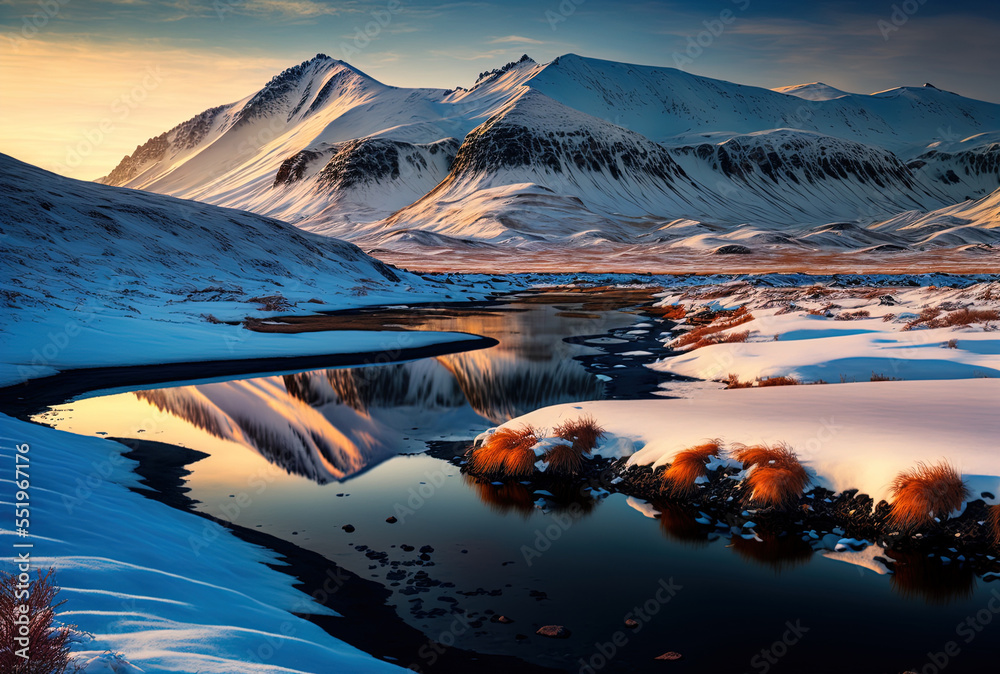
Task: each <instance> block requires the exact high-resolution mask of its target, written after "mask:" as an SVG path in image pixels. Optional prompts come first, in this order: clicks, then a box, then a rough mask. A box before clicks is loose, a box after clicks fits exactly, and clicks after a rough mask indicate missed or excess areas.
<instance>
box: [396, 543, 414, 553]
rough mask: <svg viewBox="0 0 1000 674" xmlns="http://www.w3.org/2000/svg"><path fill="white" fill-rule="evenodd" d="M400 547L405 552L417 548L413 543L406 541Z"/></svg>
mask: <svg viewBox="0 0 1000 674" xmlns="http://www.w3.org/2000/svg"><path fill="white" fill-rule="evenodd" d="M399 549H400V550H403V551H405V552H413V551H414V550H415V549H416V548H414V547H413V546H412V545H407V544H406V543H403V544H402V545H400V546H399Z"/></svg>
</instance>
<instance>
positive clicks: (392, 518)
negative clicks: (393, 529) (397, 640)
mask: <svg viewBox="0 0 1000 674" xmlns="http://www.w3.org/2000/svg"><path fill="white" fill-rule="evenodd" d="M385 521H386V522H388V523H389V524H395V523H396V522H398V521H399V520H397V519H396V516H395V515H389V516H388V517H386V518H385Z"/></svg>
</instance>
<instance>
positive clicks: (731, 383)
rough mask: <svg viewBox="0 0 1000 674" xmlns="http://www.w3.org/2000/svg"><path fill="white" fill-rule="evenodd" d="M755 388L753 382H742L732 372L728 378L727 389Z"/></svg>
mask: <svg viewBox="0 0 1000 674" xmlns="http://www.w3.org/2000/svg"><path fill="white" fill-rule="evenodd" d="M752 386H753V382H752V381H740V376H739V375H738V374H734V373H732V372H730V373H729V376H728V377H726V388H727V389H730V388H750V387H752Z"/></svg>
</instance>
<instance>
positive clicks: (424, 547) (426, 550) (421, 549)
mask: <svg viewBox="0 0 1000 674" xmlns="http://www.w3.org/2000/svg"><path fill="white" fill-rule="evenodd" d="M420 552H434V548H432V547H431V546H429V545H425V546H423V547H421V548H420Z"/></svg>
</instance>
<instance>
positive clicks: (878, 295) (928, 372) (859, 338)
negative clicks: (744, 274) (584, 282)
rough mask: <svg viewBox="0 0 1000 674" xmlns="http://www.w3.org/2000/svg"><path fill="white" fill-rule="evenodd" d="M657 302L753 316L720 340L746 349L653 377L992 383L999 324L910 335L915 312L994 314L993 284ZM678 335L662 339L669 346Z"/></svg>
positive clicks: (762, 291) (766, 292)
mask: <svg viewBox="0 0 1000 674" xmlns="http://www.w3.org/2000/svg"><path fill="white" fill-rule="evenodd" d="M706 294H707V295H710V296H711V298H706V297H705V295H706ZM883 298H885V299H883ZM659 304H660V305H661V306H666V305H673V304H679V305H683V306H684V307H685V308H687V309H688V310H689V311H691V312H696V311H697V309H698V308H699V307H701V306H706V305H707V306H711V307H715V308H724V307H728V308H735V307H738V306H743V307H746V309H747V310H748V311H749V312H750V314H752V315H753V317H754V320H752V321H749V322H746V323H742V324H740V325H738V326H735V327H733V328H731V329H728V330H725V331H723V332H722V333H721V334H732V333H741V332H744V331H749V333H750V334H749V337H748V338H747V340H746V341H745V342H732V343H726V344H715V345H711V346H704V347H701V348H699V349H695V350H690V351H686V352H684V353H681V354H680V355H676V356H670V357H668V358H664V359H661V360H659V361H657V362H656V363H654V364H653V365H651V367H652V368H653V369H654V370H658V371H661V372H672V373H674V374H681V375H685V376H689V377H695V378H697V379H716V380H719V379H727V378H728V376H729V375H736V376H737V377H738V378H739V379H740V380H741V381H743V382H753V381H755V380H757V379H761V378H766V377H777V376H791V377H795V378H797V379H800V380H802V381H804V382H817V381H825V382H827V383H830V384H834V383H839V382H862V381H868V380H869V379H871V378H873V377H874V378H880V377H884V378H888V379H904V380H911V379H957V378H969V377H1000V319H993V320H983V321H977V322H975V323H972V324H970V325H959V326H952V327H932V328H928V327H927V326H926V325H924V324H919V323H918V324H915V325H913V327H912V329H909V328H910V324H911V323H913V322H914V321H917V320H918V319H919V317H920V315H921V313H922V312H930V313H934V312H937V313H936V317H937V318H939V319H942V318H945V317H947V316H948V315H949V313H954V312H959V313H960V312H962V311H963V310H965V309H969V310H973V311H975V310H979V311H993V312H1000V284H998V283H981V284H976V285H973V286H970V287H967V288H934V287H922V288H897V289H892V288H885V289H881V290H879V291H873V290H872V289H870V288H864V289H857V288H825V287H817V288H814V289H812V288H799V289H775V288H759V287H757V288H755V287H751V286H749V285H746V284H743V283H735V284H732V285H730V286H721V287H718V288H712V289H689V290H686V291H680V292H668V293H667V294H666V295H665V296H664V297H663V298H662V299H661V300H660V301H659ZM932 320H933V319H932ZM680 334H682V333H681V332H680V331H678V332H677V333H676V335H667V336H665V337H664V338H663V341H664V342H665V343H666V344H668V345H671V344H673V343H674V341H675V338H676V336H677V335H680Z"/></svg>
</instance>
